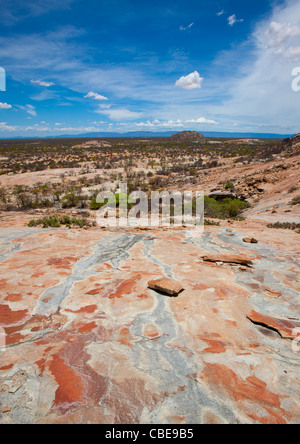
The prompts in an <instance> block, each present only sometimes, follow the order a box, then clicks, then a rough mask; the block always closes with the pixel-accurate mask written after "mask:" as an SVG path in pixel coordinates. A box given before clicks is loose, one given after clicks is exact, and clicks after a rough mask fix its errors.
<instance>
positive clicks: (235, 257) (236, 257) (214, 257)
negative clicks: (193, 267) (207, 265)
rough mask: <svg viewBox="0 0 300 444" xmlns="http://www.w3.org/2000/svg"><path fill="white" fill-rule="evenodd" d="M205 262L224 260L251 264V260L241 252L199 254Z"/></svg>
mask: <svg viewBox="0 0 300 444" xmlns="http://www.w3.org/2000/svg"><path fill="white" fill-rule="evenodd" d="M201 258H202V259H203V260H204V261H205V262H225V263H228V264H240V265H252V264H253V262H252V260H251V259H249V258H248V257H247V256H245V255H243V254H210V255H206V256H201Z"/></svg>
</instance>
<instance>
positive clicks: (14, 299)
mask: <svg viewBox="0 0 300 444" xmlns="http://www.w3.org/2000/svg"><path fill="white" fill-rule="evenodd" d="M22 299H23V297H22V295H21V293H11V294H9V295H8V296H7V297H6V298H5V300H6V301H8V302H19V301H22Z"/></svg>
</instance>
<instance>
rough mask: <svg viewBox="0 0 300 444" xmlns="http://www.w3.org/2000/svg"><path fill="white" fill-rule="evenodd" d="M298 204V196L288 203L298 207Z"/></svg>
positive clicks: (299, 202) (299, 200)
mask: <svg viewBox="0 0 300 444" xmlns="http://www.w3.org/2000/svg"><path fill="white" fill-rule="evenodd" d="M299 204H300V196H297V197H294V199H293V200H292V201H291V202H290V205H299Z"/></svg>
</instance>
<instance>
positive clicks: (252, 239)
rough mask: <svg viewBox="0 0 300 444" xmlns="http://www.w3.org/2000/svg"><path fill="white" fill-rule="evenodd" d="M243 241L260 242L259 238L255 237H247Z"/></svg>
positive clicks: (248, 242)
mask: <svg viewBox="0 0 300 444" xmlns="http://www.w3.org/2000/svg"><path fill="white" fill-rule="evenodd" d="M243 242H246V244H258V240H256V239H254V237H245V238H244V239H243Z"/></svg>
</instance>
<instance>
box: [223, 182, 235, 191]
mask: <svg viewBox="0 0 300 444" xmlns="http://www.w3.org/2000/svg"><path fill="white" fill-rule="evenodd" d="M233 188H234V185H233V183H232V182H230V181H228V182H227V183H226V185H225V190H232V189H233Z"/></svg>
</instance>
